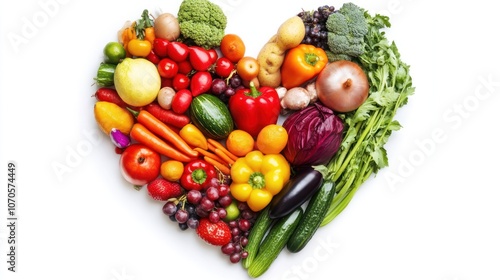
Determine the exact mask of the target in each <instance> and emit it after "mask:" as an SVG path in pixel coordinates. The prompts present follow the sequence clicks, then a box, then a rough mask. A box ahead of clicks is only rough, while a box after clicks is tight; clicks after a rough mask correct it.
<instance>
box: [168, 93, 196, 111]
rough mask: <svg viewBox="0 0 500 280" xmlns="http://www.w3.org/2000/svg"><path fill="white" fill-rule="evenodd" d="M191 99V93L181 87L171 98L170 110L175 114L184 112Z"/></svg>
mask: <svg viewBox="0 0 500 280" xmlns="http://www.w3.org/2000/svg"><path fill="white" fill-rule="evenodd" d="M192 100H193V95H192V94H191V92H190V91H189V90H187V89H181V90H179V91H178V92H176V93H175V95H174V98H173V99H172V111H174V112H175V113H177V114H184V113H185V112H186V111H187V109H189V106H190V105H191V101H192Z"/></svg>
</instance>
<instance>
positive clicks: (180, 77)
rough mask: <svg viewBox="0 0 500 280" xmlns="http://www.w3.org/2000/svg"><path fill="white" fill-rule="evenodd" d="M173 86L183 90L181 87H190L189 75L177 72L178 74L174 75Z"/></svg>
mask: <svg viewBox="0 0 500 280" xmlns="http://www.w3.org/2000/svg"><path fill="white" fill-rule="evenodd" d="M172 87H173V88H174V89H175V90H181V89H186V88H188V87H189V77H188V76H186V75H184V74H182V73H177V75H175V76H174V78H173V79H172Z"/></svg>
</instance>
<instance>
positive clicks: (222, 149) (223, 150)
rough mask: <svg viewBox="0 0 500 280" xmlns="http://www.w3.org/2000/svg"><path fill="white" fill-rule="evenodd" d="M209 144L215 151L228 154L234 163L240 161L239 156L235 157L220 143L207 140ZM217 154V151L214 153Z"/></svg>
mask: <svg viewBox="0 0 500 280" xmlns="http://www.w3.org/2000/svg"><path fill="white" fill-rule="evenodd" d="M207 140H208V143H210V144H211V145H212V146H213V147H215V149H219V150H221V151H222V152H223V153H224V154H226V155H227V156H228V157H230V158H231V159H232V160H233V161H236V160H237V159H238V157H237V156H235V155H234V154H233V153H231V152H230V151H228V150H227V149H226V147H224V146H223V145H222V144H221V143H220V142H218V141H216V140H214V139H207ZM213 152H215V150H214V151H213Z"/></svg>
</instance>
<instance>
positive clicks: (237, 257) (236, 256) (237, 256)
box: [229, 253, 241, 263]
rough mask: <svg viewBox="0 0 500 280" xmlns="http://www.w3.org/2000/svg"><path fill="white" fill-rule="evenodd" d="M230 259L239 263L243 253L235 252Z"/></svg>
mask: <svg viewBox="0 0 500 280" xmlns="http://www.w3.org/2000/svg"><path fill="white" fill-rule="evenodd" d="M229 260H230V261H231V262H232V263H238V262H239V261H240V260H241V254H240V253H233V254H231V256H230V257H229Z"/></svg>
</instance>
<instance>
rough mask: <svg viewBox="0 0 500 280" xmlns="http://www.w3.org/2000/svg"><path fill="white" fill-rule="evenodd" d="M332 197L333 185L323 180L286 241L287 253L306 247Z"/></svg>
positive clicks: (333, 193) (333, 194) (333, 192)
mask: <svg viewBox="0 0 500 280" xmlns="http://www.w3.org/2000/svg"><path fill="white" fill-rule="evenodd" d="M334 196H335V183H334V182H333V181H330V180H325V181H324V182H323V184H322V185H321V187H320V188H319V190H318V191H317V192H316V193H315V194H314V195H313V196H312V197H311V199H310V200H309V204H307V208H306V210H305V211H304V215H303V216H302V219H301V221H300V223H299V225H298V226H297V228H296V229H295V230H294V232H293V234H292V236H291V237H290V239H289V240H288V243H287V249H288V251H290V252H292V253H296V252H299V251H300V250H302V249H303V248H304V247H305V246H306V244H307V243H308V242H309V240H311V238H312V237H313V235H314V233H315V232H316V230H317V229H318V228H319V225H320V224H321V222H322V221H323V219H324V217H325V215H326V212H327V210H328V206H329V205H330V204H331V203H332V200H333V197H334Z"/></svg>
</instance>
